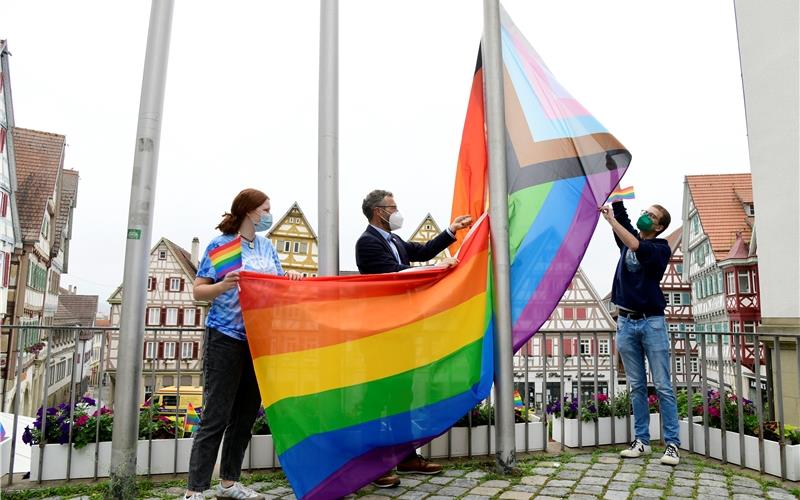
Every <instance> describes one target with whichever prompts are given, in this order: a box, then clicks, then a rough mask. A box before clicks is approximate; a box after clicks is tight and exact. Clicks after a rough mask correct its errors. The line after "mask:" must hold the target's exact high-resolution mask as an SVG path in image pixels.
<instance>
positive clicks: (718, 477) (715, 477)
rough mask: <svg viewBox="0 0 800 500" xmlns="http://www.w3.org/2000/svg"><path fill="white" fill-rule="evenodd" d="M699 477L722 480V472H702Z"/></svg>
mask: <svg viewBox="0 0 800 500" xmlns="http://www.w3.org/2000/svg"><path fill="white" fill-rule="evenodd" d="M697 477H698V478H699V479H711V480H716V481H719V480H720V474H711V473H709V472H701V473H700V474H699V475H698V476H697ZM723 477H724V476H723Z"/></svg>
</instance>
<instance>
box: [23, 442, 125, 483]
mask: <svg viewBox="0 0 800 500" xmlns="http://www.w3.org/2000/svg"><path fill="white" fill-rule="evenodd" d="M97 447H98V445H96V444H94V443H91V444H88V445H86V446H84V447H83V448H80V449H77V450H76V449H75V448H72V457H71V459H70V474H69V476H70V478H72V479H80V478H89V477H94V464H95V448H97ZM69 449H70V447H69V446H66V445H63V444H47V445H45V446H44V448H41V447H40V446H39V445H33V446H31V476H30V480H31V481H38V480H39V455H40V454H41V453H42V450H44V457H43V458H44V461H43V462H42V480H44V481H49V480H53V479H66V478H67V455H68V453H69ZM110 466H111V442H102V443H100V444H99V450H98V459H97V476H98V477H108V475H109V468H110Z"/></svg>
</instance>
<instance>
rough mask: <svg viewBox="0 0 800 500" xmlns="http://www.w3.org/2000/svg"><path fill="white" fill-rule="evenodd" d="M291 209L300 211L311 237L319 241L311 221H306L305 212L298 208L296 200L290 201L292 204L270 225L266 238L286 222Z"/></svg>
mask: <svg viewBox="0 0 800 500" xmlns="http://www.w3.org/2000/svg"><path fill="white" fill-rule="evenodd" d="M292 210H297V211H298V212H300V217H302V218H303V222H304V223H305V224H304V225H305V226H306V227H307V228H308V230H309V231H311V237H312V238H314V241H316V242H318V243H319V238H318V237H317V233H316V232H315V231H314V228H313V227H311V223H310V222H308V219H307V218H306V214H305V213H303V209H302V208H300V205H298V204H297V202H296V201H295V202H294V203H292V206H291V207H289V210H287V211H286V213H285V214H283V216H282V217H281V218H280V219H278V221H277V222H275V223H274V224H273V225H272V227H271V228H270V229H269V231H267V238H269V237H270V236H272V233H274V232H275V231H277V230H278V228H279V227H281V226H282V225H283V224H284V222H286V219H287V217H289V215H291V213H292Z"/></svg>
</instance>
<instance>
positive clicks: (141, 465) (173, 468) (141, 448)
mask: <svg viewBox="0 0 800 500" xmlns="http://www.w3.org/2000/svg"><path fill="white" fill-rule="evenodd" d="M176 441H177V443H178V456H177V461H176V459H175V443H176ZM151 442H152V451H151V448H150V443H151ZM193 442H194V439H192V438H183V439H178V440H175V439H154V440H152V441H146V440H142V441H139V442H138V445H137V449H136V474H139V475H145V474H147V471H148V464H149V469H150V474H172V473H175V472H189V455H191V453H192V443H193ZM148 459H149V460H148Z"/></svg>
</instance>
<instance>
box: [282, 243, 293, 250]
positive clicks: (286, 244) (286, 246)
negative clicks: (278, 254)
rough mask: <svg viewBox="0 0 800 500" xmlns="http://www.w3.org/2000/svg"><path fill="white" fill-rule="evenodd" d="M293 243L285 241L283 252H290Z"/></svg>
mask: <svg viewBox="0 0 800 500" xmlns="http://www.w3.org/2000/svg"><path fill="white" fill-rule="evenodd" d="M291 243H292V242H291V241H284V242H283V251H284V252H288V251H289V248H290V245H291Z"/></svg>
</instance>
